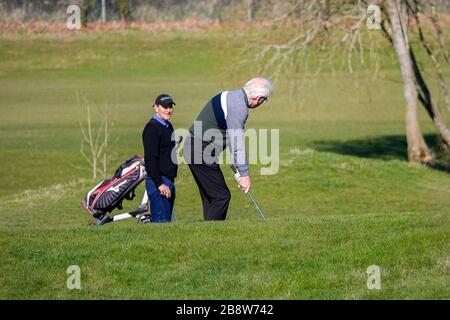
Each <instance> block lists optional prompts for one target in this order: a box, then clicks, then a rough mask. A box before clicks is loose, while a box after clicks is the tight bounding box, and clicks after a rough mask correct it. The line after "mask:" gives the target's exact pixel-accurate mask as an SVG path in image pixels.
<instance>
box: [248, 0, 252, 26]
mask: <svg viewBox="0 0 450 320" xmlns="http://www.w3.org/2000/svg"><path fill="white" fill-rule="evenodd" d="M252 20H253V0H247V21H248V22H251V21H252Z"/></svg>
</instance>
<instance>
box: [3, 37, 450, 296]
mask: <svg viewBox="0 0 450 320" xmlns="http://www.w3.org/2000/svg"><path fill="white" fill-rule="evenodd" d="M260 32H269V31H267V30H264V31H258V30H252V31H251V32H250V33H249V34H247V35H243V34H237V33H236V32H235V31H234V30H229V29H225V30H221V31H209V32H206V33H187V32H179V31H168V32H163V33H158V34H156V33H141V32H137V31H127V32H114V33H107V34H99V33H96V34H81V35H78V36H74V37H67V38H61V37H52V36H42V37H17V38H11V37H9V38H3V39H0V112H1V117H0V131H1V135H0V147H1V150H2V152H1V153H0V161H1V164H2V165H1V166H0V176H1V177H2V178H1V182H2V183H1V184H0V200H1V201H0V242H1V244H0V248H1V250H0V255H1V256H0V261H1V262H0V272H1V274H2V275H1V277H0V279H1V281H0V298H3V299H12V298H19V299H47V298H48V299H78V298H81V299H103V298H115V299H117V298H119V299H184V298H187V299H214V298H217V299H396V298H400V299H413V298H418V299H448V298H450V289H449V285H450V280H449V279H450V246H449V243H450V241H449V240H450V239H449V238H450V221H449V216H450V176H449V174H448V173H447V172H446V171H445V170H436V169H430V168H423V167H413V166H410V165H408V163H407V162H406V155H405V137H404V120H403V119H404V101H403V94H402V91H401V89H402V84H401V82H400V75H399V72H398V70H397V68H398V67H397V66H396V63H395V57H394V56H393V54H390V53H389V50H388V48H387V47H383V46H382V45H380V48H379V50H380V51H381V52H383V55H382V64H381V67H382V69H381V70H382V72H381V76H380V77H377V78H373V77H371V76H367V75H366V74H365V73H364V72H360V73H357V74H356V75H353V76H352V77H351V76H349V75H348V74H347V73H345V72H341V73H338V74H335V75H333V74H331V73H330V74H328V73H324V74H321V75H320V76H319V77H315V78H311V79H306V81H305V82H302V81H304V80H305V79H303V78H302V74H298V75H289V77H288V78H283V79H280V81H278V82H277V86H276V91H275V92H274V94H273V96H272V97H271V98H270V101H269V103H267V104H265V105H264V106H263V107H262V108H261V109H259V110H255V111H251V114H250V117H249V120H248V123H247V128H266V129H279V130H280V131H279V132H280V157H279V171H278V173H277V174H275V175H271V176H263V175H260V171H259V169H261V168H262V167H265V165H262V164H258V165H252V166H251V172H252V178H253V194H254V196H255V198H256V199H257V200H258V202H259V203H260V205H261V207H262V209H263V210H264V212H265V214H266V216H267V220H266V221H261V220H260V218H259V216H258V215H257V213H256V211H255V209H254V207H253V205H252V204H251V202H250V200H249V199H248V197H246V196H245V195H244V194H242V193H241V192H240V191H239V190H237V188H236V187H235V183H234V181H233V177H232V174H231V170H229V168H227V166H223V171H224V174H225V177H226V180H227V182H228V184H229V186H230V189H231V190H232V195H233V197H232V202H231V206H230V210H229V214H228V219H227V221H225V222H203V221H202V211H201V202H200V197H199V194H198V191H197V188H196V186H195V183H194V181H193V179H192V177H191V174H190V172H189V170H188V168H187V167H186V166H185V165H181V166H180V169H179V177H178V179H177V200H176V215H177V218H178V221H177V222H176V223H173V224H169V225H139V224H137V223H136V222H135V221H131V220H128V221H122V222H118V223H115V224H109V225H106V226H104V227H101V228H98V227H94V226H91V225H89V223H90V222H92V221H93V219H92V218H91V217H90V216H89V215H88V214H87V213H86V212H85V211H84V210H83V209H82V207H81V205H80V200H81V199H82V197H83V195H84V193H85V192H86V191H87V190H88V189H89V188H91V187H92V186H93V185H95V183H96V181H93V180H91V179H90V171H89V168H88V165H87V163H86V162H85V160H84V159H83V158H82V156H81V154H80V140H81V133H80V129H79V121H84V118H83V117H84V113H83V112H84V110H83V106H82V105H79V103H78V101H77V94H78V92H80V93H81V94H82V95H83V96H85V97H86V99H87V100H88V101H90V102H91V103H92V105H93V108H95V106H97V107H101V106H102V105H104V104H105V103H108V104H110V105H112V106H113V114H114V127H113V129H112V136H111V138H112V140H111V145H110V159H111V163H110V166H109V172H110V173H111V174H112V172H113V171H114V170H115V168H116V167H117V166H118V165H119V164H120V163H121V162H122V161H123V160H125V159H126V158H128V157H130V156H132V155H134V154H142V147H141V132H142V128H143V126H144V125H145V123H146V122H147V121H148V118H149V117H150V116H151V105H152V100H153V99H154V97H155V96H156V95H157V94H159V93H161V92H167V93H170V94H172V95H173V96H174V98H175V100H176V102H177V106H176V109H175V116H174V118H173V124H174V126H175V127H176V128H188V127H189V126H190V124H191V122H192V121H193V120H194V118H195V116H196V115H197V113H198V111H199V110H200V109H201V107H202V106H203V104H204V103H205V102H206V101H207V100H208V99H209V98H210V97H211V96H212V95H214V94H215V93H217V92H219V91H221V90H225V89H232V88H238V87H240V86H241V85H242V83H243V82H245V81H246V80H247V79H249V78H251V77H252V76H254V75H255V72H256V70H257V69H258V68H257V67H258V66H254V65H252V64H251V63H249V64H246V65H245V66H244V67H237V66H236V65H237V63H238V62H240V60H242V59H243V57H244V56H243V55H242V52H243V51H242V44H243V43H245V40H247V43H250V44H251V45H254V46H256V45H258V42H257V41H256V40H255V39H257V38H258V37H257V36H258V34H260ZM277 36H278V35H277V33H276V31H274V36H273V37H274V39H277V38H276V37H277ZM355 78H356V80H355ZM296 81H297V82H296ZM292 83H303V85H302V86H300V85H299V86H298V90H297V91H295V92H294V93H293V92H292V91H291V87H292ZM433 85H435V84H433ZM421 119H422V120H423V121H422V128H423V129H424V132H425V133H426V134H427V139H428V140H429V141H430V143H431V144H432V145H433V144H434V142H435V140H436V139H435V132H434V129H433V127H432V125H431V124H430V123H429V121H428V120H427V118H426V116H425V114H424V113H422V112H421ZM440 168H441V169H443V167H440ZM97 180H98V179H97ZM142 191H143V185H141V186H140V187H139V188H138V192H137V193H138V195H140V194H142ZM137 201H138V199H136V200H135V201H132V202H128V203H126V204H125V205H126V206H125V208H124V209H132V208H134V206H135V205H136V203H137ZM70 265H78V266H80V268H81V287H82V288H81V290H69V289H67V287H66V281H67V277H68V274H67V273H66V270H67V268H68V267H69V266H70ZM371 265H377V266H379V267H380V269H381V289H380V290H369V289H368V287H367V279H368V274H367V268H368V267H369V266H371Z"/></svg>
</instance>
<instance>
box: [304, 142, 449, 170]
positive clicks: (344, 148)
mask: <svg viewBox="0 0 450 320" xmlns="http://www.w3.org/2000/svg"><path fill="white" fill-rule="evenodd" d="M424 137H425V141H426V142H427V144H428V146H429V147H430V148H431V149H432V150H433V152H434V153H435V154H436V158H437V161H436V164H435V165H434V166H433V169H436V170H439V171H444V172H447V173H450V164H449V162H448V160H445V156H444V155H443V153H442V151H441V148H440V147H439V140H438V139H439V138H438V136H437V135H435V134H426V135H424ZM312 147H313V148H315V149H316V150H319V151H325V152H333V153H338V154H345V155H352V156H357V157H361V158H372V159H381V160H402V161H407V160H408V154H407V144H406V136H405V135H387V136H378V137H374V138H369V139H358V140H346V141H339V140H338V141H336V140H334V141H333V140H321V141H313V142H312ZM447 157H448V156H447Z"/></svg>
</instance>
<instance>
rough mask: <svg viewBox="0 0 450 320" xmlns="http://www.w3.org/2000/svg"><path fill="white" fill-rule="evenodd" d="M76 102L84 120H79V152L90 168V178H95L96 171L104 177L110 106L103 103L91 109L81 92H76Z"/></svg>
mask: <svg viewBox="0 0 450 320" xmlns="http://www.w3.org/2000/svg"><path fill="white" fill-rule="evenodd" d="M78 104H79V106H80V108H81V109H84V110H85V114H84V116H85V121H84V122H83V121H81V120H79V125H80V131H81V136H82V138H81V146H80V153H81V155H82V156H83V158H84V159H85V160H86V161H87V162H88V163H89V166H90V167H91V169H92V179H96V178H97V173H100V174H101V175H102V177H103V178H104V177H106V175H107V169H108V167H107V166H108V161H109V154H108V151H109V149H108V147H109V142H110V135H111V129H112V127H113V119H112V112H111V106H110V105H108V104H105V106H104V108H103V109H101V110H92V108H91V103H90V102H89V101H88V100H87V99H86V97H85V96H83V95H81V94H78ZM93 111H94V113H95V111H97V113H98V115H99V118H100V119H99V120H100V121H98V120H97V121H95V120H94V117H93V114H92V113H93Z"/></svg>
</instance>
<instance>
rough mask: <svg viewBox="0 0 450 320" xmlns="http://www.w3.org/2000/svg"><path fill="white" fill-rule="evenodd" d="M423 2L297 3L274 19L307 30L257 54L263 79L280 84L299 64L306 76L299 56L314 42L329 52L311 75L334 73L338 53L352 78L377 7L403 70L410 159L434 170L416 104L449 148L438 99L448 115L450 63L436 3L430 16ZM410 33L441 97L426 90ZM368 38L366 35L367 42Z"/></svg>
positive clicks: (317, 0) (319, 0)
mask: <svg viewBox="0 0 450 320" xmlns="http://www.w3.org/2000/svg"><path fill="white" fill-rule="evenodd" d="M423 2H424V1H422V0H379V1H371V2H370V3H369V2H368V1H363V0H354V1H346V0H341V1H334V2H331V1H326V0H299V1H297V2H296V3H294V4H293V5H292V7H291V9H290V10H289V11H288V12H287V13H286V14H284V15H282V16H281V17H279V18H276V19H275V20H274V23H279V22H280V21H281V20H283V19H287V18H289V17H295V16H296V15H300V16H301V22H302V26H304V27H303V28H302V31H301V32H299V33H298V34H297V35H296V36H294V37H293V38H291V39H290V40H289V41H288V42H287V43H284V44H268V45H265V46H263V47H262V48H261V50H260V51H259V52H258V53H257V54H256V61H258V62H260V65H261V66H262V67H261V70H260V71H261V72H262V73H265V74H267V73H269V74H271V76H272V78H274V79H277V78H278V77H279V76H280V75H281V74H283V75H286V74H289V73H292V70H295V69H296V68H297V67H298V64H299V61H301V63H302V64H303V65H304V70H306V69H308V68H310V66H309V65H308V61H307V59H305V57H306V54H305V56H303V59H298V57H299V53H306V52H307V51H308V49H309V47H311V44H312V43H313V42H316V43H317V42H321V43H327V44H328V45H324V46H322V47H321V49H325V51H326V55H325V56H324V57H322V58H321V59H320V62H319V63H318V64H317V65H316V66H315V70H314V71H313V74H318V73H320V72H321V69H322V67H323V66H324V65H325V64H330V66H331V70H332V71H334V69H333V67H334V66H333V63H332V61H334V60H335V59H334V58H335V57H336V52H337V50H345V52H346V53H345V55H346V57H347V58H346V60H347V61H346V65H347V68H348V72H349V73H350V74H353V66H354V65H353V61H354V60H355V59H354V58H355V53H359V59H358V60H359V63H360V65H365V63H366V62H365V60H364V54H363V52H364V50H365V48H364V46H363V41H362V31H363V28H364V27H365V26H366V25H367V24H366V23H365V22H367V20H368V19H369V18H373V17H371V16H370V15H371V14H373V13H370V12H368V11H367V8H368V7H369V5H370V4H372V5H373V4H375V5H376V7H377V8H379V17H376V18H377V19H379V21H380V22H379V23H380V25H379V27H380V28H381V29H382V31H383V34H384V35H385V38H386V39H387V40H388V41H389V42H390V44H391V47H392V48H393V50H394V51H395V53H396V56H397V58H398V61H399V65H400V71H401V76H402V81H403V93H404V97H405V101H406V114H405V124H406V137H407V143H408V159H409V161H410V162H411V163H418V164H426V165H432V164H433V163H434V155H433V154H432V152H431V151H430V148H429V147H428V146H427V143H426V142H425V139H424V137H423V134H422V131H421V128H420V126H419V119H418V110H417V101H419V102H420V103H421V105H422V106H423V107H424V108H425V110H426V111H427V114H428V115H429V117H430V119H431V120H432V121H433V123H434V124H435V126H436V128H437V131H438V132H439V135H440V137H441V140H442V142H443V143H444V145H445V146H447V148H450V131H449V130H448V127H447V125H446V122H445V117H444V116H443V114H442V112H441V108H440V106H439V105H438V102H437V99H435V98H434V95H439V94H440V95H441V96H442V97H443V98H444V103H445V104H446V107H447V108H446V109H447V111H450V98H449V93H448V85H447V83H446V81H445V77H444V71H443V68H444V66H445V67H446V68H448V67H449V66H450V59H449V54H448V50H447V46H446V45H445V39H444V36H443V31H442V28H441V27H440V25H439V18H438V15H437V14H436V10H433V8H434V3H433V1H432V0H427V6H428V10H425V8H424V5H423ZM421 18H423V19H421ZM424 19H426V20H427V21H431V22H432V23H431V29H432V31H433V32H434V38H435V39H434V40H435V41H434V42H433V44H434V43H437V46H434V47H435V48H433V45H432V44H431V43H430V42H429V41H428V39H427V38H426V36H425V32H424V31H423V28H424V27H423V20H424ZM413 23H414V25H413ZM413 27H414V28H413ZM339 28H345V29H346V30H347V31H346V32H345V34H344V35H343V36H342V37H337V36H336V35H337V33H336V32H334V33H331V32H329V31H330V30H331V29H333V30H338V29H339ZM412 33H414V34H415V35H416V34H417V35H418V38H419V40H420V44H421V45H422V47H423V48H424V49H425V51H426V53H427V55H428V57H429V59H430V61H431V65H432V66H433V67H434V74H435V76H436V79H437V80H438V82H439V92H438V93H433V94H432V92H431V90H430V88H429V86H428V85H427V81H426V80H425V77H424V75H423V70H421V68H420V65H419V63H418V61H417V54H416V51H417V50H418V49H417V48H413V47H412V45H411V41H410V35H411V34H412ZM370 34H371V33H370V32H368V35H369V37H370ZM369 43H371V42H369ZM356 49H357V50H356ZM369 51H370V56H371V59H372V58H373V59H372V60H373V61H375V63H374V64H373V65H372V66H371V67H374V68H375V70H376V72H378V70H379V63H378V62H377V61H378V60H379V59H377V58H376V52H375V51H374V48H373V47H370V48H369ZM373 61H372V62H373ZM441 62H443V63H441ZM309 72H310V71H309Z"/></svg>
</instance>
